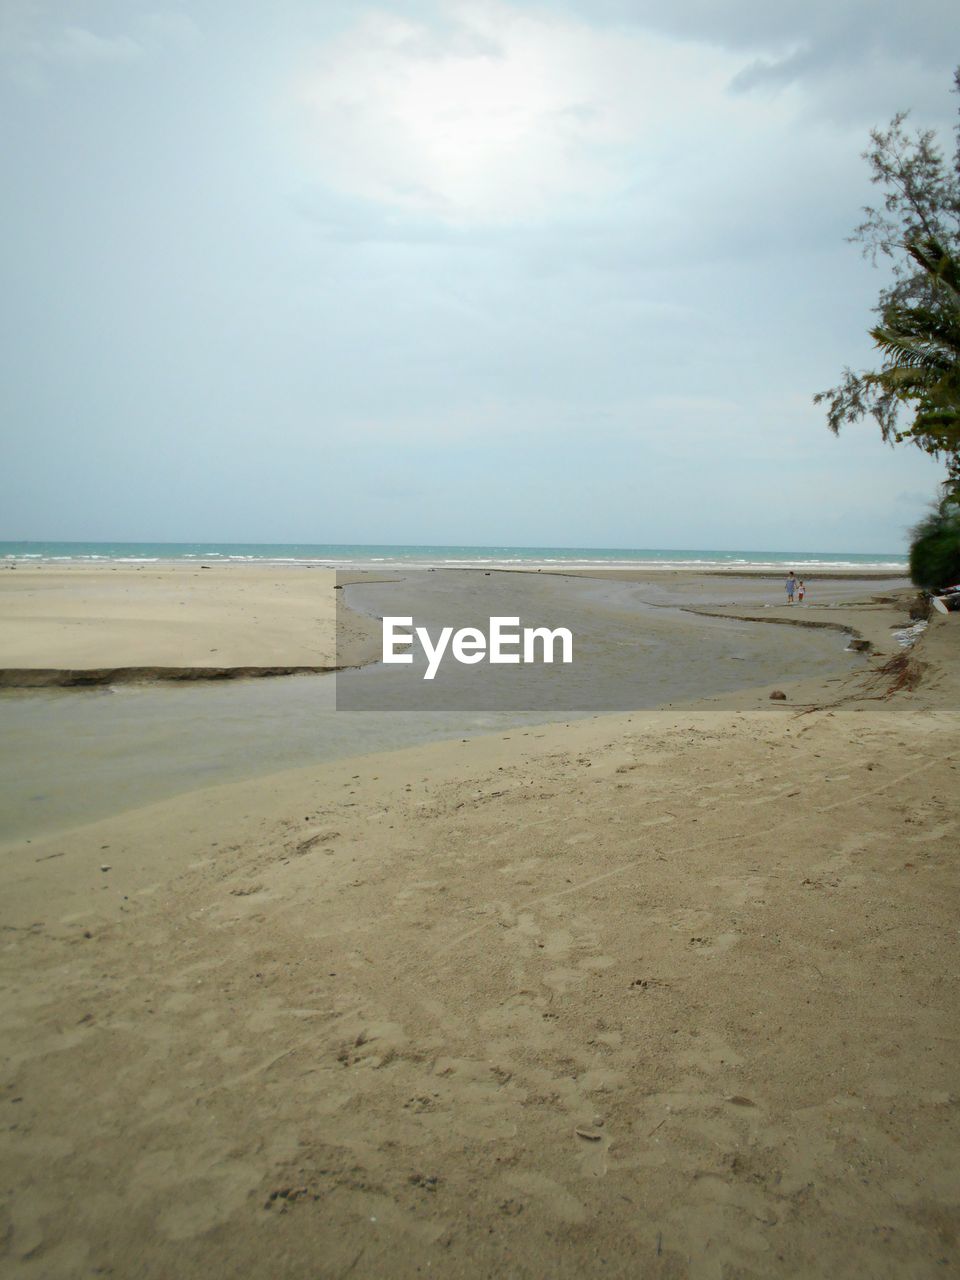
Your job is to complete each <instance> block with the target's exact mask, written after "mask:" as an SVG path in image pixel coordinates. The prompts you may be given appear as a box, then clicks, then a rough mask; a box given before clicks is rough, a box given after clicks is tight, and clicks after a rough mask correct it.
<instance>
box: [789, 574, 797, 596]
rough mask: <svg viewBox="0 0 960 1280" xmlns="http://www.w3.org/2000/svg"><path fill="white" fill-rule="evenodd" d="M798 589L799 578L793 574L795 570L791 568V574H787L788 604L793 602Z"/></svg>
mask: <svg viewBox="0 0 960 1280" xmlns="http://www.w3.org/2000/svg"><path fill="white" fill-rule="evenodd" d="M796 589H797V580H796V578H795V577H794V576H793V570H792V569H791V570H790V573H789V575H788V576H787V604H793V596H794V592H795V591H796Z"/></svg>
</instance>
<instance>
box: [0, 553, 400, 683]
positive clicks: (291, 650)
mask: <svg viewBox="0 0 960 1280" xmlns="http://www.w3.org/2000/svg"><path fill="white" fill-rule="evenodd" d="M341 579H343V575H341ZM336 585H337V575H336V574H335V573H334V572H333V571H332V570H329V569H316V570H306V569H282V568H276V567H275V566H270V567H262V566H259V565H232V566H230V568H229V569H225V568H223V567H214V568H209V567H205V566H201V565H186V566H185V565H183V564H179V565H178V564H167V565H149V566H147V565H128V564H123V565H113V566H110V567H107V568H100V567H97V568H90V567H87V566H86V565H78V564H74V565H70V566H69V567H63V568H59V567H56V566H51V565H45V566H43V567H26V566H23V565H21V566H18V568H17V569H15V570H12V571H8V572H5V573H0V687H2V686H3V685H6V686H7V687H29V686H31V685H34V686H38V685H45V684H71V683H84V684H92V683H102V684H106V683H110V682H116V681H117V680H122V679H125V678H126V679H129V678H137V679H162V678H191V677H197V676H201V675H203V674H206V675H207V676H208V677H223V676H225V675H228V674H230V673H234V674H237V673H242V674H244V675H250V676H253V675H259V674H264V673H277V674H280V673H284V672H287V673H290V672H293V671H329V670H332V669H333V668H335V667H336V666H338V665H353V664H356V663H361V662H366V661H369V660H370V659H371V658H372V657H374V656H376V654H377V652H378V650H379V631H376V630H375V628H374V627H373V626H372V625H371V623H370V621H369V619H364V618H361V617H360V616H359V615H357V614H354V613H352V612H350V611H342V612H341V614H340V616H339V618H338V612H337V610H338V607H339V603H338V602H339V597H338V594H337V591H336ZM338 645H339V649H340V652H339V654H338V652H337V648H338Z"/></svg>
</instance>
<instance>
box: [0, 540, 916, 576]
mask: <svg viewBox="0 0 960 1280" xmlns="http://www.w3.org/2000/svg"><path fill="white" fill-rule="evenodd" d="M0 559H5V560H16V561H24V560H25V561H52V562H74V561H79V562H82V563H97V562H100V561H113V562H114V563H118V564H154V563H160V562H163V561H171V560H184V561H188V562H189V561H203V562H205V563H209V564H242V563H256V562H260V563H264V564H277V565H304V566H322V567H325V568H333V569H371V568H375V569H410V568H457V569H469V568H474V567H476V568H480V567H483V568H490V567H503V568H529V569H599V568H603V569H733V570H736V569H751V570H754V571H756V570H762V569H769V570H771V571H778V570H781V569H794V570H796V571H797V572H798V573H799V574H800V575H801V576H803V575H804V573H806V574H808V575H809V576H811V577H812V576H813V575H814V574H815V573H816V572H817V571H819V572H825V571H829V570H851V569H852V570H856V569H863V570H871V571H884V572H890V573H904V572H906V569H907V564H906V556H905V555H904V553H903V552H853V551H804V550H800V549H796V548H795V549H793V550H789V549H788V550H786V551H762V550H753V551H744V550H731V551H715V550H707V549H703V548H701V549H693V548H684V549H681V548H654V547H513V546H489V547H473V546H449V547H447V546H416V545H397V546H390V545H382V546H381V545H367V544H363V543H322V542H318V543H268V542H0Z"/></svg>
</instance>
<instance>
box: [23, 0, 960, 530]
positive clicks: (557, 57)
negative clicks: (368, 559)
mask: <svg viewBox="0 0 960 1280" xmlns="http://www.w3.org/2000/svg"><path fill="white" fill-rule="evenodd" d="M958 35H960V16H958V14H957V11H956V10H955V8H954V6H952V5H951V4H949V3H946V2H945V0H915V2H914V3H913V4H911V5H910V6H909V7H904V6H903V5H902V4H900V3H899V2H898V0H869V2H867V0H862V2H859V0H858V2H856V3H840V4H838V3H837V0H802V2H796V0H781V2H780V3H777V4H775V5H773V4H770V3H769V0H732V2H731V3H725V4H723V5H718V4H716V3H714V0H676V2H675V3H672V4H670V5H664V4H663V3H662V0H658V3H653V0H555V2H553V3H540V4H535V3H527V2H525V0H514V2H512V3H507V2H504V3H469V2H468V3H463V4H459V3H442V2H441V3H433V2H431V0H409V2H401V3H385V4H381V5H373V4H366V3H363V0H351V2H350V3H341V2H340V0H323V3H319V2H318V0H314V2H313V3H308V2H307V0H274V2H273V3H271V4H269V5H266V4H262V3H253V0H196V2H195V3H186V2H184V3H175V2H172V0H155V3H141V0H62V2H61V0H4V3H3V6H2V8H0V147H2V153H3V157H4V160H3V171H4V182H3V199H2V201H0V271H2V279H3V281H4V284H3V290H2V294H0V538H3V539H51V540H67V539H76V540H105V541H110V540H121V539H122V540H145V541H154V540H157V541H161V540H167V541H196V540H204V539H209V540H218V541H255V542H322V543H331V542H342V543H417V544H448V545H449V544H458V545H460V544H471V545H485V544H496V545H534V546H545V545H554V546H557V545H562V546H602V547H639V548H643V547H651V548H652V547H664V548H705V549H706V548H710V549H757V550H823V551H830V550H834V551H859V552H871V551H877V552H881V551H898V550H900V549H902V548H903V546H904V545H905V537H906V531H907V529H908V528H909V526H910V525H911V524H912V523H913V522H914V521H916V520H917V519H918V518H919V517H920V516H921V515H922V514H923V512H924V510H925V508H926V506H927V504H928V503H929V501H930V500H931V499H932V498H933V497H934V496H935V494H936V489H937V485H938V484H939V482H940V481H941V480H942V478H943V474H944V469H943V466H942V465H941V464H938V463H937V462H935V461H934V460H932V459H929V458H927V457H926V456H925V455H923V454H922V453H920V452H919V451H918V450H916V449H913V448H909V447H905V446H901V447H900V448H898V449H891V448H890V447H889V446H887V445H885V444H883V442H882V441H881V440H880V438H879V433H878V430H877V428H876V426H875V425H874V424H873V423H872V422H868V423H865V424H862V425H860V426H857V427H852V428H848V429H847V430H846V431H845V432H844V433H843V434H842V435H841V437H840V438H835V437H834V436H832V435H831V434H830V433H829V431H828V430H827V427H826V425H825V421H824V416H823V410H822V408H818V407H817V406H815V405H813V403H812V396H813V394H814V393H815V392H816V391H820V390H823V389H825V388H827V387H830V386H832V385H834V384H835V383H836V382H837V381H838V379H839V375H840V373H841V370H842V368H843V366H844V365H851V366H853V367H855V368H864V367H869V366H871V365H872V364H873V363H874V360H873V353H872V348H871V341H870V339H869V337H868V336H867V329H868V327H869V324H870V323H871V314H870V309H871V307H872V306H873V304H874V303H875V301H876V296H877V292H878V290H879V288H880V287H881V285H882V284H883V283H884V280H885V277H884V275H883V273H882V271H879V270H877V269H874V268H873V267H871V265H870V264H869V263H868V262H865V261H864V260H863V259H862V257H861V254H860V250H859V247H858V246H857V245H853V244H850V243H848V242H847V240H846V237H847V236H848V235H849V232H850V230H851V228H852V227H853V226H855V225H856V224H857V223H858V222H859V221H860V217H861V214H860V210H861V208H862V206H863V205H864V204H866V203H869V202H871V201H872V200H874V199H875V198H876V194H877V192H876V189H875V188H871V186H870V183H869V175H868V172H867V167H866V164H865V163H864V161H863V160H862V158H861V153H862V152H863V150H864V149H865V146H866V145H867V141H868V133H869V130H870V128H871V127H873V126H876V125H882V124H884V123H886V122H887V121H888V120H889V119H890V117H891V116H892V115H893V114H894V112H896V111H898V110H900V109H907V108H909V109H911V117H910V119H911V123H912V124H914V125H916V126H922V127H931V128H935V129H937V130H938V132H939V133H940V136H941V138H942V140H943V143H944V145H945V147H947V148H950V149H952V145H953V136H952V131H953V127H954V123H955V120H956V109H957V106H958V103H957V101H956V98H955V97H954V95H953V94H952V93H951V82H952V71H953V63H954V61H955V60H957V56H958V55H957V52H956V51H957V49H958V48H960V41H958V40H957V38H956V37H957V36H958Z"/></svg>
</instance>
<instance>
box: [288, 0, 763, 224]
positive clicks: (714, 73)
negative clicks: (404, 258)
mask: <svg viewBox="0 0 960 1280" xmlns="http://www.w3.org/2000/svg"><path fill="white" fill-rule="evenodd" d="M456 12H457V15H458V21H457V23H456V25H455V26H450V25H448V26H446V27H445V28H443V29H440V30H438V29H435V28H432V27H430V26H426V25H424V24H422V23H415V22H412V21H409V20H401V19H398V18H396V17H394V16H392V15H389V14H385V13H382V12H376V13H368V14H367V15H366V16H365V17H363V18H362V19H361V20H360V21H358V22H356V23H355V24H354V25H352V26H351V27H349V28H348V29H347V30H346V31H344V32H342V33H341V34H340V35H339V37H338V38H336V39H335V40H334V41H332V42H330V43H328V44H326V45H325V46H324V47H323V48H322V49H320V50H318V51H317V53H316V55H315V57H314V59H313V62H312V65H311V66H310V68H309V70H308V71H307V72H305V74H304V75H303V77H302V78H301V81H300V83H299V84H298V86H297V90H296V98H297V100H298V103H299V105H300V108H301V112H302V115H301V123H302V146H303V155H304V159H305V163H306V164H307V165H308V166H310V167H311V168H312V169H313V171H314V172H315V173H316V174H317V175H318V177H319V176H320V175H322V181H323V182H324V183H325V185H327V186H329V187H332V188H333V189H335V190H337V191H339V192H340V193H341V194H343V195H345V196H349V197H352V198H356V199H362V200H366V201H376V202H381V203H383V204H385V205H388V206H391V207H393V208H395V209H398V210H403V211H406V212H408V213H416V214H429V215H431V216H433V217H435V218H438V219H440V220H443V221H445V222H447V223H450V224H454V225H456V224H461V225H462V224H473V223H477V222H486V223H491V224H497V223H505V222H518V221H519V222H522V221H524V220H541V219H543V218H544V217H545V216H550V217H553V216H557V215H560V216H562V214H563V212H564V210H565V209H568V208H569V207H570V206H571V205H575V206H576V209H577V214H578V216H579V217H582V216H583V214H584V212H585V210H588V209H590V208H596V207H598V206H600V205H602V203H603V202H604V201H605V200H608V199H610V198H611V197H615V196H617V195H618V194H620V193H623V192H627V191H630V190H636V189H637V188H638V186H641V185H643V184H653V183H655V182H656V181H658V180H659V178H660V176H661V174H662V170H663V168H664V167H665V166H669V165H670V163H671V162H672V159H673V157H674V156H675V153H676V150H677V148H678V146H679V147H682V146H683V145H684V144H685V143H686V144H689V145H691V146H692V147H693V148H694V150H699V149H700V147H698V146H697V145H696V144H697V138H698V135H699V136H701V137H702V135H703V131H704V130H706V132H707V133H708V134H709V133H716V130H717V128H718V127H719V122H717V121H716V120H715V119H714V121H713V124H712V125H711V124H710V122H709V118H710V117H711V116H712V115H713V116H715V114H716V112H717V110H718V109H719V110H721V111H722V112H723V114H724V116H725V117H726V120H727V122H728V123H730V122H731V118H732V117H734V116H736V115H738V114H742V112H741V109H740V107H739V105H738V104H737V103H736V101H735V100H734V99H732V98H730V97H729V96H727V98H726V101H725V102H723V101H722V100H723V98H724V89H725V86H726V84H727V83H728V82H729V80H730V78H731V77H732V76H733V75H734V74H736V71H737V69H738V62H737V60H735V59H733V58H731V57H730V56H728V55H725V54H723V53H722V52H718V51H716V50H713V49H709V48H707V47H704V46H699V45H696V44H691V43H686V44H677V42H675V41H674V42H671V41H667V40H665V39H663V38H662V37H659V36H656V35H650V34H645V33H636V32H635V33H630V34H629V35H627V36H624V35H623V33H617V32H611V31H609V30H597V29H595V28H593V27H591V26H590V25H588V24H586V23H584V22H580V21H577V20H574V19H571V18H564V17H557V16H555V15H549V14H544V13H537V14H536V15H533V14H529V15H528V14H525V13H524V12H522V11H521V10H519V9H517V8H516V7H508V6H506V5H498V6H486V5H485V6H480V7H473V6H471V7H464V8H458V9H457V11H456Z"/></svg>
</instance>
